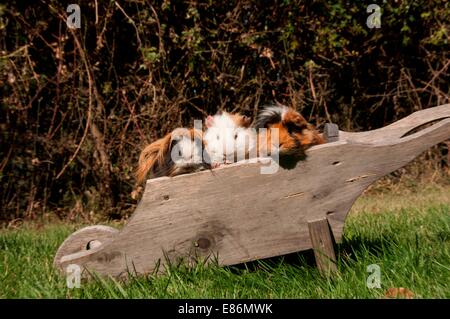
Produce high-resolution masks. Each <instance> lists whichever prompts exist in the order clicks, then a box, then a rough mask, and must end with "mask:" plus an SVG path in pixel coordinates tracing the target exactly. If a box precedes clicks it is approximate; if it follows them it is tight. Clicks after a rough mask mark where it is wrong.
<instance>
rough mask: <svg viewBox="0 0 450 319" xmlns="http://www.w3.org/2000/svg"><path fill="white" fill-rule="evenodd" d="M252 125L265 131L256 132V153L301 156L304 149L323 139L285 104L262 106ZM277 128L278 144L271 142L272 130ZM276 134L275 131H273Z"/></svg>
mask: <svg viewBox="0 0 450 319" xmlns="http://www.w3.org/2000/svg"><path fill="white" fill-rule="evenodd" d="M253 127H255V128H257V129H261V128H266V129H267V130H266V133H265V134H261V133H260V132H261V130H259V134H258V153H259V154H261V153H264V154H267V155H271V154H273V153H274V152H278V154H279V156H280V159H282V157H294V158H303V157H304V156H305V150H306V149H307V148H309V147H311V146H313V145H317V144H323V143H324V142H325V141H324V139H323V138H322V136H321V134H319V132H318V131H317V130H316V128H315V127H314V126H313V125H312V124H310V123H308V122H307V121H306V120H305V118H304V117H303V116H302V115H301V114H300V113H298V112H297V111H295V110H294V109H292V108H290V107H287V106H268V107H265V108H263V109H262V110H261V111H260V112H259V114H258V115H257V117H256V120H255V122H254V124H253ZM271 129H277V130H278V140H279V141H278V145H276V143H273V141H272V139H273V140H275V139H276V138H272V134H273V132H272V130H271ZM275 134H276V133H275Z"/></svg>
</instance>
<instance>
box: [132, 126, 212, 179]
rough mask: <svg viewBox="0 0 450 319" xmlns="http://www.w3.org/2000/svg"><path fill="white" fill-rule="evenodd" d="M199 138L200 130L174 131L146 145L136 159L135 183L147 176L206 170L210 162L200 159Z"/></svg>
mask: <svg viewBox="0 0 450 319" xmlns="http://www.w3.org/2000/svg"><path fill="white" fill-rule="evenodd" d="M202 135H203V132H202V131H201V130H197V129H192V128H191V129H186V128H177V129H175V130H173V131H172V132H171V133H169V134H167V135H165V136H164V137H163V138H160V139H158V140H156V141H155V142H153V143H151V144H149V145H147V146H146V147H145V148H144V149H143V150H142V152H141V154H140V156H139V163H138V167H137V170H136V173H135V175H136V181H137V183H138V184H140V183H142V182H143V181H144V180H145V179H146V177H147V175H148V174H149V173H150V175H151V177H152V178H154V177H161V176H176V175H181V174H187V173H192V172H196V171H200V170H204V169H210V168H211V165H210V164H209V162H210V161H209V160H208V159H207V158H206V159H205V158H204V157H203V148H204V144H203V140H202Z"/></svg>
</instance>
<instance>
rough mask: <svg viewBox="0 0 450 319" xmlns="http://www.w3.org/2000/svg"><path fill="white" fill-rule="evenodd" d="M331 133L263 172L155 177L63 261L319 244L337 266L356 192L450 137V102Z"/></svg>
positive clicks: (319, 251)
mask: <svg viewBox="0 0 450 319" xmlns="http://www.w3.org/2000/svg"><path fill="white" fill-rule="evenodd" d="M426 124H428V125H426ZM324 135H325V137H326V139H327V141H328V142H327V143H326V144H322V145H318V146H314V147H312V148H310V149H309V150H308V151H307V158H306V160H305V161H301V162H298V163H297V165H296V167H295V168H293V169H283V168H281V167H280V168H279V169H278V171H276V172H275V173H273V174H261V168H262V166H267V163H266V164H264V163H261V162H254V163H236V164H232V165H228V166H225V167H222V168H218V169H215V170H212V171H202V172H198V173H194V174H189V175H180V176H176V177H162V178H156V179H150V180H148V181H147V184H146V188H145V191H144V194H143V197H142V199H141V201H140V203H139V205H138V207H137V209H136V211H135V213H134V214H133V216H132V217H131V219H130V220H129V222H128V224H127V225H125V226H124V228H123V229H122V230H120V231H118V230H116V229H114V228H111V227H107V226H90V227H86V228H83V229H81V230H78V231H76V232H75V233H73V234H72V235H70V236H69V237H68V238H67V239H66V240H65V241H64V242H63V243H62V244H61V246H60V247H59V249H58V251H57V253H56V256H55V259H54V265H55V267H57V268H58V269H60V270H61V271H63V272H64V271H65V270H66V269H68V268H67V267H68V266H69V265H72V267H73V265H77V266H79V267H80V269H82V270H88V271H83V273H85V274H88V273H91V272H95V273H97V274H100V275H111V276H114V277H118V276H122V275H126V274H128V273H130V272H131V273H138V274H144V273H149V272H152V271H155V270H156V271H157V268H156V267H158V266H159V265H164V264H165V263H167V262H178V261H180V260H183V261H186V262H188V263H190V262H193V261H198V260H199V259H203V260H205V258H208V259H207V260H214V261H215V262H218V264H220V265H233V264H238V263H243V262H248V261H252V260H257V259H261V258H267V257H273V256H279V255H284V254H288V253H293V252H298V251H302V250H306V249H310V248H313V249H314V251H315V256H316V261H317V263H318V266H319V268H320V269H321V270H323V271H328V270H333V269H335V267H336V265H335V254H334V250H333V244H332V243H333V238H334V239H335V240H336V241H337V242H339V241H340V240H341V237H342V230H343V226H344V222H345V218H346V216H347V214H348V212H349V210H350V208H351V207H352V205H353V203H354V202H355V200H356V199H357V198H358V196H360V195H361V193H362V192H363V191H364V189H366V188H367V187H368V186H369V185H370V184H372V183H373V182H375V181H376V180H378V179H380V178H381V177H383V176H385V175H386V174H388V173H390V172H392V171H394V170H396V169H398V168H400V167H402V166H404V165H406V164H407V163H408V162H410V161H412V160H413V159H414V158H415V157H416V156H418V155H419V154H420V153H422V152H423V151H425V150H426V149H428V148H429V147H431V146H433V145H435V144H437V143H440V142H443V141H445V140H447V139H449V138H450V104H446V105H441V106H438V107H433V108H429V109H425V110H422V111H418V112H415V113H413V114H412V115H410V116H408V117H406V118H404V119H402V120H400V121H397V122H395V123H393V124H391V125H389V126H386V127H384V128H381V129H377V130H373V131H367V132H361V133H349V132H343V131H339V130H338V129H337V126H335V125H333V124H332V125H328V126H327V127H326V129H325V133H324ZM160 268H161V269H163V267H160ZM158 269H159V268H158Z"/></svg>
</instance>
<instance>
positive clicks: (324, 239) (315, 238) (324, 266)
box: [308, 218, 337, 276]
mask: <svg viewBox="0 0 450 319" xmlns="http://www.w3.org/2000/svg"><path fill="white" fill-rule="evenodd" d="M308 229H309V236H310V238H311V243H312V247H313V250H314V256H315V258H316V263H317V268H319V271H320V273H321V274H322V275H327V276H328V275H330V274H332V273H333V272H336V271H337V267H336V254H335V252H334V238H333V234H332V232H331V229H330V225H329V224H328V220H327V219H326V218H323V219H319V220H314V221H311V222H308Z"/></svg>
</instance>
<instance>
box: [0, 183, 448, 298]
mask: <svg viewBox="0 0 450 319" xmlns="http://www.w3.org/2000/svg"><path fill="white" fill-rule="evenodd" d="M449 194H450V189H449V188H444V189H437V190H436V189H431V190H428V191H426V192H425V191H423V192H422V193H404V192H399V194H397V195H386V194H375V195H367V196H363V197H362V198H361V199H360V200H358V201H357V203H356V204H355V206H354V208H353V209H352V212H351V214H350V215H349V217H348V219H347V222H346V227H345V232H344V240H343V242H342V243H341V244H339V246H338V259H339V261H338V268H339V272H338V273H337V274H336V275H334V276H333V277H331V278H324V277H322V276H320V274H319V273H318V271H317V269H316V268H315V267H314V263H313V259H312V258H311V255H312V254H311V252H303V253H299V254H294V255H290V256H286V257H284V258H274V259H270V260H264V261H258V262H254V263H249V264H246V265H240V266H236V267H217V266H210V267H205V266H202V265H198V266H197V267H195V268H193V269H187V268H186V267H183V266H180V267H171V268H169V269H168V270H167V273H166V274H165V275H159V276H156V277H155V276H151V275H150V276H147V277H140V278H131V279H130V280H129V281H128V282H126V283H125V282H117V281H113V280H106V279H99V278H98V279H96V280H93V281H91V282H89V283H82V286H81V288H79V289H68V288H67V287H66V282H65V279H64V278H61V277H60V276H58V275H57V274H56V272H55V271H54V270H53V268H52V259H53V256H54V253H55V251H56V249H57V248H58V246H59V245H60V244H61V242H62V241H63V240H64V239H65V238H66V236H67V235H69V234H70V233H71V232H73V231H74V230H76V229H78V228H80V227H81V225H64V224H62V225H61V224H58V225H44V226H39V227H37V226H36V225H33V224H31V225H24V226H21V227H20V228H18V229H14V230H11V229H4V230H1V231H0V297H1V298H383V297H384V292H385V291H386V290H387V289H388V288H390V287H405V288H408V289H409V290H411V291H412V292H413V293H414V295H415V297H416V298H450V200H449ZM421 198H422V199H423V200H420V199H421ZM368 209H369V210H368ZM370 264H377V265H379V266H380V268H381V288H380V289H376V288H375V289H369V288H367V287H366V278H367V276H368V275H369V273H368V272H367V266H368V265H370Z"/></svg>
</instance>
